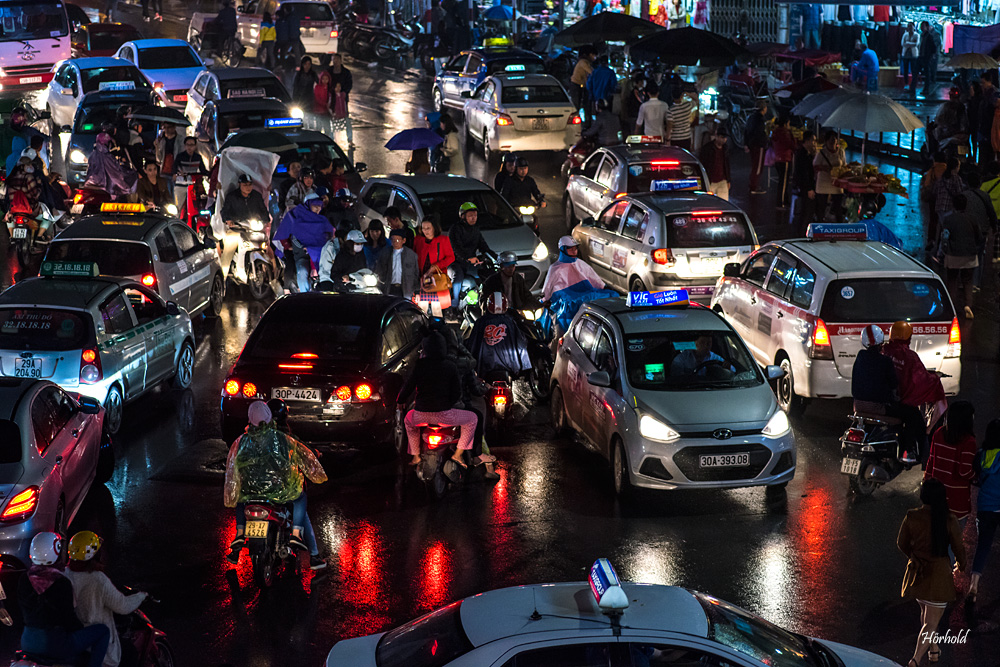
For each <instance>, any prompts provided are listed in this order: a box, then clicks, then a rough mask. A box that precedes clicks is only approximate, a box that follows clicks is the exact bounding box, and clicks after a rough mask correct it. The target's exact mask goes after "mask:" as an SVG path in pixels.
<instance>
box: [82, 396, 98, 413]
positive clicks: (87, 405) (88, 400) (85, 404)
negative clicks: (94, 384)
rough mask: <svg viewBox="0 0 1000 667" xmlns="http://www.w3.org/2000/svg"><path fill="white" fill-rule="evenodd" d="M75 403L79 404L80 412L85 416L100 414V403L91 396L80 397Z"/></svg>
mask: <svg viewBox="0 0 1000 667" xmlns="http://www.w3.org/2000/svg"><path fill="white" fill-rule="evenodd" d="M77 402H78V403H79V404H80V412H82V413H83V414H85V415H96V414H99V413H100V412H101V402H100V401H98V400H97V399H96V398H94V397H93V396H80V398H79V399H77Z"/></svg>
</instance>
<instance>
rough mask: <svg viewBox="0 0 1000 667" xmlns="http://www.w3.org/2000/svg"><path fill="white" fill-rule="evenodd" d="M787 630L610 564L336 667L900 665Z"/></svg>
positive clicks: (471, 606) (368, 649)
mask: <svg viewBox="0 0 1000 667" xmlns="http://www.w3.org/2000/svg"><path fill="white" fill-rule="evenodd" d="M895 664H896V663H894V662H892V661H890V660H887V659H885V658H882V657H880V656H878V655H875V654H874V653H869V652H868V651H862V650H860V649H856V648H853V647H850V646H846V645H844V644H838V643H836V642H831V641H827V640H825V639H824V640H820V639H814V638H812V637H807V636H804V635H800V634H797V633H794V632H791V631H789V630H785V629H783V628H780V627H778V626H776V625H774V624H772V623H769V622H768V621H766V620H764V619H763V618H761V617H760V616H757V615H756V614H753V613H751V612H749V611H746V610H745V609H740V608H739V607H736V606H734V605H732V604H729V603H728V602H724V601H723V600H719V599H718V598H715V597H712V596H711V595H707V594H705V593H700V592H698V591H692V590H688V589H686V588H679V587H677V586H664V585H660V584H631V583H621V582H620V581H619V580H618V576H617V575H616V574H615V571H614V569H613V568H612V567H611V564H610V563H609V562H608V561H607V560H606V559H604V558H601V559H599V560H598V561H597V562H595V563H594V564H593V566H591V568H590V574H589V581H586V582H583V581H580V582H568V583H553V584H537V585H533V586H514V587H511V588H501V589H498V590H494V591H488V592H486V593H480V594H479V595H474V596H472V597H468V598H465V599H464V600H458V601H457V602H453V603H451V604H449V605H448V606H446V607H442V608H441V609H438V610H436V611H433V612H431V613H429V614H427V615H425V616H421V617H420V618H417V619H415V620H413V621H410V622H409V623H406V624H404V625H401V626H399V627H397V628H394V629H392V630H389V631H388V632H382V633H379V634H374V635H368V636H367V637H357V638H354V639H345V640H342V641H340V642H338V643H337V644H336V645H334V647H333V648H332V649H331V650H330V653H329V654H328V655H327V658H326V667H346V666H348V665H350V666H351V667H376V666H378V667H412V666H413V665H431V666H433V667H471V666H473V665H474V666H476V667H554V666H557V667H565V666H570V665H572V666H573V667H619V666H622V667H624V666H634V667H660V666H662V667H667V666H668V665H675V666H678V665H705V666H711V667H765V666H768V665H778V666H780V667H826V666H828V665H840V666H842V667H895Z"/></svg>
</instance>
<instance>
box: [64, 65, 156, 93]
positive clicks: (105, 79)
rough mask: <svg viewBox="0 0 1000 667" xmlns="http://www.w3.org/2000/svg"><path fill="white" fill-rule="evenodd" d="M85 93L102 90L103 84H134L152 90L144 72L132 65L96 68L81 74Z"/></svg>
mask: <svg viewBox="0 0 1000 667" xmlns="http://www.w3.org/2000/svg"><path fill="white" fill-rule="evenodd" d="M80 78H81V79H82V80H83V92H85V93H92V92H94V91H95V90H98V89H100V87H101V84H102V83H108V84H110V83H119V82H132V83H133V84H135V87H136V88H152V86H150V85H149V81H146V77H144V76H143V75H142V72H140V71H139V70H137V69H136V68H135V67H132V66H131V65H129V66H127V67H96V68H94V69H85V70H82V71H81V72H80Z"/></svg>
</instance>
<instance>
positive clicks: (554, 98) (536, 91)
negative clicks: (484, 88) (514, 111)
mask: <svg viewBox="0 0 1000 667" xmlns="http://www.w3.org/2000/svg"><path fill="white" fill-rule="evenodd" d="M500 103H501V104H505V105H506V104H563V103H566V104H569V103H570V101H569V97H568V96H567V95H566V91H565V90H563V89H562V88H560V87H559V86H545V85H541V86H512V85H510V84H507V83H505V84H504V86H503V89H502V90H501V92H500Z"/></svg>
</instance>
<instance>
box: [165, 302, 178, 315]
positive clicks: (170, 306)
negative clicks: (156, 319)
mask: <svg viewBox="0 0 1000 667" xmlns="http://www.w3.org/2000/svg"><path fill="white" fill-rule="evenodd" d="M180 314H181V309H180V308H178V307H177V303H176V302H174V301H167V315H170V316H174V315H180Z"/></svg>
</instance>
